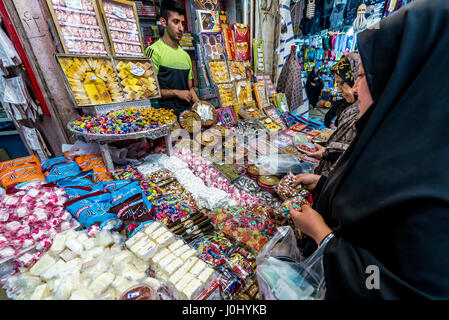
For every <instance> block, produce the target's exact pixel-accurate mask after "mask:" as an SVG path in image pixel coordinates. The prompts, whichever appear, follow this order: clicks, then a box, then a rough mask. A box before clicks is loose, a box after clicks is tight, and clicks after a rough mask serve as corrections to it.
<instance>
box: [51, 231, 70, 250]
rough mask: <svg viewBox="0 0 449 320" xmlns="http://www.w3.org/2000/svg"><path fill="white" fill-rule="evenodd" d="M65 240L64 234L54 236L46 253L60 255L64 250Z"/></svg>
mask: <svg viewBox="0 0 449 320" xmlns="http://www.w3.org/2000/svg"><path fill="white" fill-rule="evenodd" d="M65 240H66V235H65V234H61V233H58V234H56V235H55V237H54V238H53V242H52V244H51V247H50V249H49V250H48V251H49V252H50V253H52V254H57V253H60V252H61V251H62V250H64V248H65Z"/></svg>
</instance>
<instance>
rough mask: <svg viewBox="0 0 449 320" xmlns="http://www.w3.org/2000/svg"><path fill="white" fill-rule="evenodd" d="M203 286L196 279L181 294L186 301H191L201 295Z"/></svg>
mask: <svg viewBox="0 0 449 320" xmlns="http://www.w3.org/2000/svg"><path fill="white" fill-rule="evenodd" d="M202 288H203V285H202V284H201V282H200V281H199V280H198V279H193V280H192V281H190V282H189V283H188V284H187V285H186V286H184V288H183V290H182V294H183V295H184V296H185V297H186V298H187V299H188V300H192V299H193V298H195V297H196V296H198V295H199V294H200V293H201V290H202Z"/></svg>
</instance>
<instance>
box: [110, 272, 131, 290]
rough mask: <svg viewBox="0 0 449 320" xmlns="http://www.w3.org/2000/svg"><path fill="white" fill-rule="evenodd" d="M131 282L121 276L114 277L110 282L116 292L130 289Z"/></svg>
mask: <svg viewBox="0 0 449 320" xmlns="http://www.w3.org/2000/svg"><path fill="white" fill-rule="evenodd" d="M130 283H131V281H129V280H128V279H126V278H125V277H123V276H116V277H115V279H114V281H113V282H112V286H113V287H114V288H115V289H116V290H117V291H118V292H123V291H125V290H126V289H128V288H129V287H130Z"/></svg>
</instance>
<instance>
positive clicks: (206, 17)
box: [196, 10, 221, 32]
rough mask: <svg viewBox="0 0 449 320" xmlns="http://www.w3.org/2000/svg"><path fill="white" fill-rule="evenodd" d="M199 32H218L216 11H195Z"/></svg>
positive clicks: (218, 24) (217, 14)
mask: <svg viewBox="0 0 449 320" xmlns="http://www.w3.org/2000/svg"><path fill="white" fill-rule="evenodd" d="M196 14H197V18H198V26H199V28H200V32H220V31H221V30H220V17H219V13H218V11H208V10H196Z"/></svg>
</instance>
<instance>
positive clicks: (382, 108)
mask: <svg viewBox="0 0 449 320" xmlns="http://www.w3.org/2000/svg"><path fill="white" fill-rule="evenodd" d="M448 28H449V1H447V0H416V1H415V2H413V3H411V4H409V5H408V6H406V7H404V8H401V9H400V10H399V11H398V12H396V13H394V14H393V15H391V16H389V17H388V18H386V19H384V20H382V21H381V23H380V28H377V29H370V30H366V31H364V32H362V33H361V34H359V36H358V48H359V52H360V55H361V58H362V63H363V65H364V67H365V73H366V75H367V80H368V84H369V87H370V91H371V93H372V96H373V98H374V100H375V103H374V104H373V105H372V106H371V107H370V109H368V111H367V112H366V113H365V114H364V115H363V116H362V117H361V119H360V120H359V123H358V124H357V128H358V129H359V135H358V136H357V138H356V139H355V140H354V141H353V143H352V144H351V146H350V147H349V149H348V151H347V152H345V154H344V155H343V156H342V158H341V160H340V161H339V164H338V166H337V168H336V169H335V170H334V171H333V172H332V173H331V174H330V176H329V177H328V179H327V181H326V183H325V185H324V186H323V189H322V191H321V193H320V197H319V198H318V199H317V201H316V203H315V205H314V207H315V209H316V210H317V211H318V212H320V213H321V214H322V215H323V217H324V219H325V221H326V222H327V223H328V225H329V226H330V227H331V228H332V229H333V230H334V232H335V234H336V237H335V238H333V239H332V240H331V241H330V242H329V244H328V246H327V247H326V250H325V255H324V269H325V275H326V286H327V297H326V298H327V299H348V298H351V299H404V298H430V299H448V298H449V255H448V254H447V250H448V248H449V232H448V230H449V165H448V164H449V134H448V129H447V127H448V124H449V103H448V98H447V94H448V92H449V70H448V66H449V54H448V53H447V51H448V49H449V33H448V32H447V30H449V29H448ZM369 266H374V268H376V267H377V268H379V270H380V274H379V276H380V277H379V280H380V288H379V289H375V288H374V289H371V290H370V289H368V287H367V286H366V281H367V278H368V276H370V275H371V274H370V273H367V267H369Z"/></svg>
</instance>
